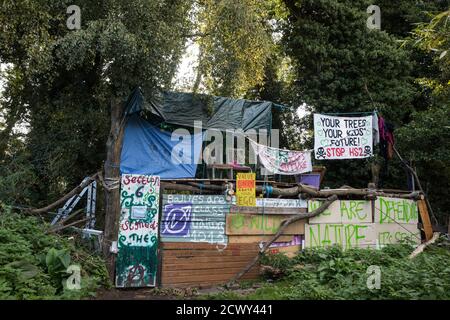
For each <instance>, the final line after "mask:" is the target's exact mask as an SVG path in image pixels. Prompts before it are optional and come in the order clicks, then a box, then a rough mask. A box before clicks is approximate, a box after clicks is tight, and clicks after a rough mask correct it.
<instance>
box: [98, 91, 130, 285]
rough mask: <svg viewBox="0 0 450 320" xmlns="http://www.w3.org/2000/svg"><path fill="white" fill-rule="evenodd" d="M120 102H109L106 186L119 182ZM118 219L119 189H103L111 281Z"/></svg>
mask: <svg viewBox="0 0 450 320" xmlns="http://www.w3.org/2000/svg"><path fill="white" fill-rule="evenodd" d="M122 109H123V108H122V103H121V100H120V99H118V98H114V99H112V101H111V131H110V132H109V136H108V140H107V142H106V162H105V166H104V172H105V174H104V180H105V183H106V184H107V185H108V184H109V183H111V182H112V181H117V180H120V154H121V150H122V142H123V131H124V122H125V121H124V115H123V110H122ZM119 217H120V188H118V187H116V188H112V189H107V188H105V232H104V238H103V254H104V256H105V260H106V267H107V269H108V273H109V276H110V279H111V281H114V274H115V272H114V271H115V255H114V254H112V253H111V252H110V247H111V243H112V242H113V241H117V235H118V232H119Z"/></svg>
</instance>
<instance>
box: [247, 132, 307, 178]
mask: <svg viewBox="0 0 450 320" xmlns="http://www.w3.org/2000/svg"><path fill="white" fill-rule="evenodd" d="M250 144H251V146H252V148H253V150H254V151H255V154H257V155H258V156H259V160H260V161H261V164H262V165H263V166H264V168H266V169H267V170H268V171H270V172H271V173H274V174H284V175H295V174H300V173H304V172H310V171H312V164H311V151H293V150H283V149H278V148H272V147H268V146H265V145H262V144H258V143H256V142H254V141H252V140H250Z"/></svg>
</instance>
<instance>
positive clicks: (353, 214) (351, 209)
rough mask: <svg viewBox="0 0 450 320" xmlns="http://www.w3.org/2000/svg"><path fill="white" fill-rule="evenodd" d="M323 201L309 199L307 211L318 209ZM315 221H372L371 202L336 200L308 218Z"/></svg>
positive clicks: (313, 222) (310, 222)
mask: <svg viewBox="0 0 450 320" xmlns="http://www.w3.org/2000/svg"><path fill="white" fill-rule="evenodd" d="M322 202H323V201H319V200H309V201H308V212H312V211H314V210H316V209H318V208H319V207H320V206H321V204H322ZM316 223H338V224H339V223H350V224H351V223H372V203H371V202H370V201H365V200H337V201H334V202H333V203H332V204H331V205H330V206H329V207H328V208H327V209H326V210H325V211H324V212H322V213H321V214H319V215H318V216H315V217H312V218H310V219H309V224H316Z"/></svg>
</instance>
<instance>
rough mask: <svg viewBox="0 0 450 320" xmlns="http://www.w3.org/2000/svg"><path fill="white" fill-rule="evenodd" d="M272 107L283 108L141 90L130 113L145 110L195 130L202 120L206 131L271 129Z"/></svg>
mask: <svg viewBox="0 0 450 320" xmlns="http://www.w3.org/2000/svg"><path fill="white" fill-rule="evenodd" d="M272 107H282V106H280V105H277V104H275V103H273V102H268V101H251V100H245V99H231V98H224V97H216V96H209V95H204V94H193V93H181V92H161V93H159V94H157V95H155V96H153V97H151V98H146V97H145V96H144V94H143V93H142V91H141V90H140V89H139V88H137V89H135V90H134V91H133V93H132V95H131V96H130V98H129V100H128V103H127V105H126V112H127V114H132V113H135V112H140V111H145V112H147V113H150V115H151V116H152V117H155V118H157V119H159V120H160V121H164V122H166V123H170V124H177V125H181V126H186V127H193V126H194V121H202V127H203V128H205V129H206V128H215V129H220V130H225V129H240V128H242V129H243V130H244V131H247V130H250V129H256V130H258V129H267V130H270V129H271V126H272Z"/></svg>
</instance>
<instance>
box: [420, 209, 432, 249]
mask: <svg viewBox="0 0 450 320" xmlns="http://www.w3.org/2000/svg"><path fill="white" fill-rule="evenodd" d="M417 204H418V207H419V214H420V218H421V219H422V225H423V230H424V231H425V239H426V241H430V239H431V238H432V237H433V227H432V226H431V221H430V215H429V214H428V209H427V204H426V202H425V200H419V201H417Z"/></svg>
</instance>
